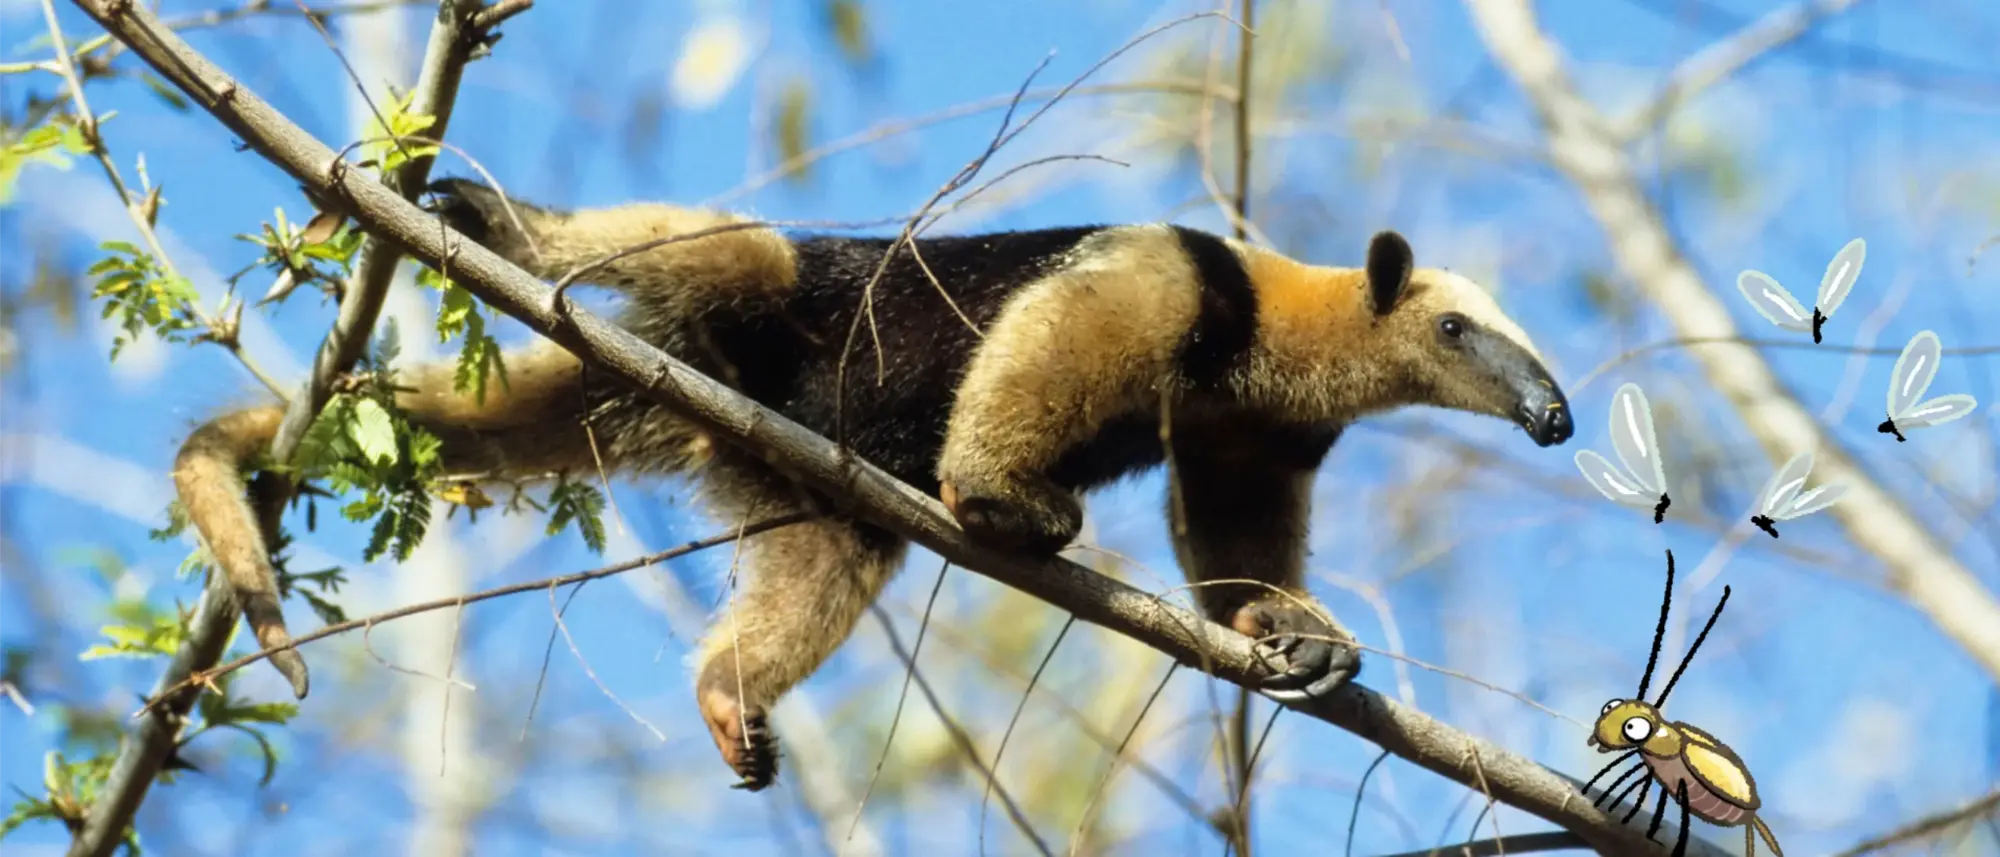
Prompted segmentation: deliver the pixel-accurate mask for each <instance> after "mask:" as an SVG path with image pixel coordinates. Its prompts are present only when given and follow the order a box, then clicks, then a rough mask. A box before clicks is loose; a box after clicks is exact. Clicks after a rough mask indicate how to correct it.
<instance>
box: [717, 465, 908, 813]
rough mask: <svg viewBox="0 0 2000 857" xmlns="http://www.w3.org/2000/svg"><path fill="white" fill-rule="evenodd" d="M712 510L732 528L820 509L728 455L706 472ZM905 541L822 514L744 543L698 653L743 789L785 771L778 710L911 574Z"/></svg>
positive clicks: (720, 738)
mask: <svg viewBox="0 0 2000 857" xmlns="http://www.w3.org/2000/svg"><path fill="white" fill-rule="evenodd" d="M702 481H703V483H704V490H705V493H706V494H707V495H708V499H709V501H710V504H711V508H712V509H714V510H715V512H716V513H717V514H718V515H719V516H721V517H722V518H723V520H724V521H725V522H727V523H728V524H730V525H736V524H739V523H742V524H750V523H756V522H758V521H762V520H768V519H770V518H774V517H778V516H780V515H785V514H791V513H796V512H803V511H812V510H814V509H816V508H818V507H820V506H821V505H823V504H820V503H817V502H816V501H815V500H814V499H813V498H811V497H810V496H808V495H806V494H804V493H803V492H802V489H800V488H798V487H797V486H796V485H795V484H794V483H792V482H791V481H789V480H787V479H785V478H783V477H782V476H780V475H778V474H777V473H775V472H774V471H772V470H771V469H770V468H769V467H768V466H766V465H764V464H762V463H761V462H758V461H756V460H754V459H752V458H750V457H749V456H747V455H745V454H743V453H739V452H736V451H734V450H722V451H719V452H718V454H717V456H716V459H715V460H714V461H713V462H712V463H711V464H710V465H709V467H708V468H707V470H706V471H705V472H704V473H703V479H702ZM905 547H906V543H905V542H904V541H903V540H902V539H900V538H897V537H896V536H894V535H892V534H890V533H889V532H887V531H885V530H883V529H881V528H880V527H877V526H874V525H872V524H867V523H864V522H861V521H857V520H854V519H852V518H846V517H840V516H823V517H816V518H812V519H810V520H807V521H805V522H803V523H798V524H792V525H790V526H786V527H780V528H778V529H775V530H771V531H768V532H765V533H761V534H758V535H754V536H751V537H749V538H747V539H745V540H744V542H743V544H742V545H741V546H740V548H739V550H740V553H739V555H738V563H737V565H738V567H737V568H735V569H732V571H731V576H732V577H733V578H736V579H737V580H738V581H740V582H738V583H737V584H736V585H735V589H734V591H733V592H732V593H731V594H730V604H729V606H728V607H727V608H726V609H725V610H724V611H723V613H722V615H721V616H720V617H719V618H718V619H717V620H716V621H715V622H714V624H712V625H711V626H710V627H709V630H708V635H707V637H706V638H705V639H704V640H703V641H702V644H701V648H700V651H699V653H698V654H697V655H696V659H697V663H698V665H699V666H698V669H699V678H697V679H696V685H695V696H696V699H697V701H698V702H699V704H700V706H701V714H702V718H703V719H704V720H705V721H707V723H708V729H709V734H710V735H711V736H712V737H714V739H715V746H716V749H717V750H719V751H720V752H721V753H722V759H723V761H724V762H727V763H728V764H729V767H730V768H731V769H733V770H735V771H736V773H737V775H738V776H740V777H742V781H741V782H740V783H738V784H737V787H738V788H744V789H749V790H752V791H755V790H758V789H762V788H764V787H766V786H769V785H770V784H771V782H772V780H773V779H775V778H776V776H777V772H778V758H777V738H776V736H775V735H774V734H773V733H772V732H771V729H770V725H769V722H768V720H767V718H768V716H769V713H770V708H771V706H772V705H774V704H776V703H777V701H778V699H779V698H780V697H782V696H784V694H785V692H786V691H788V690H790V689H791V688H792V686H793V685H796V684H798V683H799V682H800V681H803V680H804V679H805V678H806V676H808V675H811V674H812V672H813V671H814V670H816V669H818V668H819V666H820V664H822V663H824V662H825V661H826V659H827V657H828V656H830V655H832V654H833V652H834V650H835V649H837V648H839V647H840V644H841V643H842V642H843V641H845V640H846V639H847V637H848V635H849V634H850V633H852V632H853V630H854V625H855V623H856V622H857V621H858V620H859V619H860V618H861V613H862V611H864V610H867V609H868V605H870V604H872V603H874V601H875V598H876V596H877V595H879V594H881V592H882V587H883V586H885V585H886V584H887V583H888V582H889V579H890V578H891V577H892V576H894V574H895V572H896V569H897V568H898V567H899V566H900V565H901V564H902V559H903V555H904V552H905Z"/></svg>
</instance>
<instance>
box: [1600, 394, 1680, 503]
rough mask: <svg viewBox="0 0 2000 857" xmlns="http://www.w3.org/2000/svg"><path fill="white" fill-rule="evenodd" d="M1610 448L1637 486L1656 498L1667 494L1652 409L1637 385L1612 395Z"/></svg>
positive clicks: (1665, 476) (1664, 471) (1663, 466)
mask: <svg viewBox="0 0 2000 857" xmlns="http://www.w3.org/2000/svg"><path fill="white" fill-rule="evenodd" d="M1611 446H1612V448H1613V449H1615V450H1617V451H1618V460H1619V461H1622V462H1624V463H1625V472H1627V473H1630V474H1631V475H1632V478H1633V479H1634V480H1636V481H1637V482H1638V483H1639V487H1641V488H1644V489H1646V490H1648V491H1650V492H1652V493H1653V495H1654V497H1655V498H1657V497H1658V496H1659V495H1661V494H1665V493H1667V471H1666V466H1665V464H1664V463H1663V462H1661V460H1660V439H1659V436H1658V435H1657V434H1655V433H1654V431H1653V406H1652V404H1651V403H1649V402H1647V401H1646V391H1644V390H1641V389H1639V385H1637V384H1626V385H1624V386H1621V387H1619V388H1618V392H1616V393H1614V394H1612V396H1611Z"/></svg>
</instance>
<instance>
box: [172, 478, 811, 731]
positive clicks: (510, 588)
mask: <svg viewBox="0 0 2000 857" xmlns="http://www.w3.org/2000/svg"><path fill="white" fill-rule="evenodd" d="M811 517H812V514H811V513H808V512H798V513H795V514H790V515H781V516H779V517H776V518H771V519H769V520H766V521H760V522H758V523H755V524H751V525H749V526H747V527H743V528H741V529H740V530H739V529H732V530H730V531H728V532H726V533H721V534H718V535H713V536H709V537H708V538H705V539H699V540H697V541H692V542H688V543H687V544H684V545H681V546H679V547H675V548H669V549H667V550H662V551H655V552H653V553H649V554H646V555H645V556H640V557H635V558H633V559H628V560H626V561H624V562H620V563H615V564H612V565H607V566H603V567H601V568H594V569H591V570H589V571H579V572H575V573H573V574H565V575H561V576H559V577H545V578H542V579H541V580H530V581H528V582H526V583H513V584H508V585H506V586H497V587H494V588H492V589H485V590H481V591H479V592H474V593H471V594H468V595H453V596H449V597H446V598H439V599H435V600H432V601H422V602H418V603H416V604H407V605H404V606H402V607H397V608H395V609H393V610H384V611H382V612H380V613H376V614H374V615H371V616H364V617H362V618H359V619H349V620H347V621H345V622H336V623H334V624H332V625H328V626H326V627H324V628H320V629H319V630H316V631H313V632H312V633H310V634H301V635H299V636H298V637H297V638H294V639H293V640H292V643H291V646H289V647H287V648H297V647H299V646H303V645H305V644H307V643H312V642H316V641H319V640H324V639H326V638H328V637H333V636H338V635H341V634H345V633H347V632H349V631H352V630H354V629H356V628H367V627H370V626H373V625H381V624H383V623H386V622H393V621H395V620H397V619H403V618H407V617H410V616H415V615H417V614H419V613H429V612H431V611H433V610H443V609H445V608H446V607H457V606H459V605H462V604H478V603H479V602H481V601H491V600H493V599H495V598H505V597H507V596H509V595H519V594H521V593H523V592H533V591H535V590H538V589H548V588H550V587H560V586H568V585H570V584H572V583H576V584H581V583H586V582H588V581H592V580H596V579H598V578H600V577H611V576H613V575H618V574H624V573H625V572H628V571H632V570H634V569H640V568H646V567H648V566H653V565H659V564H660V563H663V562H666V561H667V560H670V559H677V558H680V557H683V556H687V555H688V554H691V553H695V552H697V551H704V550H707V549H709V548H712V547H715V546H717V545H724V544H729V543H731V542H734V541H736V540H738V539H741V538H748V537H750V536H754V535H757V534H758V533H764V532H769V531H771V530H775V529H778V528H779V527H789V526H791V525H793V524H796V523H799V522H801V521H805V520H808V519H810V518H811ZM275 651H278V650H277V649H264V650H260V651H256V652H251V653H250V654H247V655H244V656H243V657H240V658H237V659H236V660H233V661H230V662H229V663H226V664H223V665H221V666H218V667H215V668H213V669H205V670H199V671H196V672H195V673H194V674H191V675H189V676H188V677H187V678H186V679H184V680H183V681H181V682H180V683H179V684H175V685H173V686H171V687H168V688H167V689H166V690H163V691H160V692H158V693H155V694H153V696H152V698H151V699H149V700H147V702H146V704H145V705H144V706H142V707H140V709H139V711H138V713H137V714H135V715H133V716H134V717H139V716H144V715H147V714H151V713H153V712H154V711H155V710H156V709H157V708H158V707H159V705H160V704H161V703H162V702H163V701H165V700H167V699H171V698H173V697H174V696H175V695H177V694H179V693H181V692H183V691H185V690H187V689H189V688H192V687H195V686H198V685H200V686H207V685H212V684H213V683H214V681H215V680H216V679H218V678H221V677H222V676H225V675H228V674H230V673H233V672H235V671H237V670H240V669H242V668H244V667H247V666H249V665H251V664H254V663H256V662H258V661H261V660H264V659H265V658H268V657H270V656H271V654H272V653H273V652H275Z"/></svg>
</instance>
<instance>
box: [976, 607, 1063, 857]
mask: <svg viewBox="0 0 2000 857" xmlns="http://www.w3.org/2000/svg"><path fill="white" fill-rule="evenodd" d="M1075 624H1076V617H1075V616H1071V617H1069V618H1067V619H1064V620H1063V624H1062V628H1061V629H1059V630H1057V631H1056V638H1055V640H1053V641H1051V642H1050V643H1049V650H1048V651H1047V652H1045V653H1043V655H1042V661H1041V663H1039V664H1036V665H1035V674H1034V675H1032V676H1029V677H1028V686H1027V688H1026V689H1024V690H1022V691H1021V701H1020V702H1019V703H1016V704H1015V705H1014V714H1013V715H1012V716H1010V717H1008V718H1007V729H1006V731H1003V732H1001V733H1000V746H998V747H996V748H994V749H993V778H992V779H990V780H987V781H986V790H985V792H984V793H983V794H981V795H980V796H979V853H980V855H981V857H984V855H985V854H986V807H987V805H988V804H990V803H992V801H993V784H994V783H995V782H998V781H999V779H1000V758H1001V757H1002V756H1004V755H1005V754H1006V753H1007V739H1009V738H1012V737H1014V727H1015V726H1016V725H1018V724H1019V723H1020V722H1021V712H1023V711H1026V710H1027V709H1028V700H1029V699H1030V698H1032V697H1033V696H1034V695H1035V686H1036V685H1038V684H1040V683H1041V681H1042V671H1043V670H1046V669H1048V668H1049V664H1050V663H1051V662H1053V661H1054V660H1055V659H1056V650H1057V649H1059V648H1062V641H1063V638H1064V637H1066V636H1068V635H1069V629H1070V626H1072V625H1075Z"/></svg>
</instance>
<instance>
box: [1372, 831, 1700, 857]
mask: <svg viewBox="0 0 2000 857" xmlns="http://www.w3.org/2000/svg"><path fill="white" fill-rule="evenodd" d="M1588 847H1589V845H1588V844H1586V843H1585V842H1584V841H1583V838H1582V837H1580V836H1577V835H1576V834H1574V833H1571V832H1569V831H1567V830H1551V831H1546V832H1543V833H1516V834H1514V835H1513V836H1502V837H1500V838H1497V839H1481V840H1479V841H1477V842H1467V843H1465V844H1464V845H1460V846H1459V847H1457V848H1425V849H1423V850H1421V851H1404V852H1401V853H1398V854H1390V855H1388V857H1439V855H1451V857H1495V855H1503V854H1533V853H1535V852H1538V851H1573V850H1576V849H1580V848H1588ZM1688 850H1689V851H1693V850H1694V845H1693V844H1689V845H1688Z"/></svg>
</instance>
